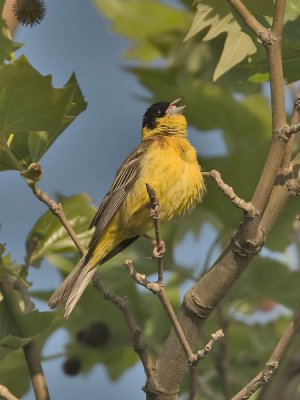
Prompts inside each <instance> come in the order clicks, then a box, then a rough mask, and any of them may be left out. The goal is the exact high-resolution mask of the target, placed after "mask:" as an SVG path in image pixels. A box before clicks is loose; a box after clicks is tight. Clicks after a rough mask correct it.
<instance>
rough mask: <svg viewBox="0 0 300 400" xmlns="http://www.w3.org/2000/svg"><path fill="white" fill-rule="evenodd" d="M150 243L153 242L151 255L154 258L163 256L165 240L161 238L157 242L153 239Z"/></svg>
mask: <svg viewBox="0 0 300 400" xmlns="http://www.w3.org/2000/svg"><path fill="white" fill-rule="evenodd" d="M152 244H153V251H152V254H153V257H155V258H161V257H163V256H164V254H165V252H166V244H165V242H164V241H163V240H161V241H160V243H159V244H157V243H156V240H153V242H152Z"/></svg>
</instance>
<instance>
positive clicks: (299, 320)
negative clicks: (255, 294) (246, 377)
mask: <svg viewBox="0 0 300 400" xmlns="http://www.w3.org/2000/svg"><path fill="white" fill-rule="evenodd" d="M299 328H300V307H298V309H297V310H296V312H295V314H294V317H293V320H292V321H291V322H290V323H289V325H288V326H287V328H286V330H285V331H284V333H283V335H282V336H281V338H280V339H279V341H278V343H277V346H276V347H275V349H274V351H273V353H272V355H271V357H270V358H269V360H268V361H267V363H266V366H265V368H264V369H263V370H262V371H261V372H260V373H259V374H257V375H256V377H255V378H254V379H252V381H251V382H250V383H248V384H247V385H246V386H245V387H244V388H243V389H242V390H241V391H240V392H239V393H238V394H236V395H235V396H234V397H232V399H231V400H243V399H249V397H250V396H251V395H252V394H253V393H255V392H256V391H257V390H258V389H259V388H260V387H261V386H263V385H264V384H266V383H267V382H268V381H269V380H270V379H271V377H272V375H273V373H274V371H275V370H276V369H277V368H278V365H279V363H280V361H281V359H282V356H283V354H284V352H285V351H286V349H287V348H288V346H289V344H290V342H291V340H292V339H293V337H294V335H295V334H296V332H298V331H299Z"/></svg>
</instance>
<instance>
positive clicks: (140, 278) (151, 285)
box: [124, 260, 195, 364]
mask: <svg viewBox="0 0 300 400" xmlns="http://www.w3.org/2000/svg"><path fill="white" fill-rule="evenodd" d="M124 267H125V268H126V269H127V270H128V271H129V274H130V276H131V277H132V278H133V279H134V280H135V282H136V283H137V284H138V285H141V286H144V287H145V288H146V289H148V290H150V291H151V292H152V293H154V294H156V295H157V296H158V297H159V299H160V301H161V303H162V305H163V307H164V309H165V310H166V313H167V315H168V316H169V318H170V321H171V323H172V326H173V328H174V330H175V332H176V335H177V337H178V340H179V341H180V343H181V345H182V348H183V350H184V352H185V354H186V357H187V359H188V362H189V363H190V364H193V363H194V359H195V356H194V354H193V352H192V350H191V347H190V345H189V344H188V341H187V340H186V337H185V335H184V333H183V331H182V328H181V326H180V325H179V323H178V321H177V318H176V314H175V312H174V310H173V307H172V305H171V303H170V301H169V299H168V296H167V294H166V291H165V288H164V284H163V282H151V281H149V280H148V279H147V278H146V277H145V275H143V274H140V273H138V272H137V271H136V269H135V268H134V266H133V263H132V261H131V260H126V261H125V262H124Z"/></svg>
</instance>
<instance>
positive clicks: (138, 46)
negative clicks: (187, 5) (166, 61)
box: [94, 0, 190, 62]
mask: <svg viewBox="0 0 300 400" xmlns="http://www.w3.org/2000/svg"><path fill="white" fill-rule="evenodd" d="M94 3H95V6H96V7H97V8H98V9H99V10H100V11H101V12H102V13H103V14H104V15H105V16H106V17H107V18H108V19H109V20H111V22H112V29H113V30H114V31H115V32H118V33H120V34H121V35H123V36H125V37H127V38H129V39H131V40H133V41H134V46H133V48H132V49H130V50H129V51H127V52H126V53H125V57H126V58H137V59H140V60H141V61H142V62H145V61H147V62H148V61H151V60H153V59H155V58H158V57H160V55H161V53H160V51H159V48H158V47H157V46H156V45H155V43H154V42H152V38H153V37H158V38H159V37H161V35H163V33H164V32H170V31H175V30H183V29H185V27H186V26H187V23H188V21H189V20H190V16H189V14H188V13H186V12H185V11H183V10H180V9H178V8H175V7H171V6H169V5H166V4H163V3H162V2H159V1H156V0H148V1H144V2H143V1H140V0H115V1H106V0H94Z"/></svg>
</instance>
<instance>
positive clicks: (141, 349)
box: [93, 277, 154, 377]
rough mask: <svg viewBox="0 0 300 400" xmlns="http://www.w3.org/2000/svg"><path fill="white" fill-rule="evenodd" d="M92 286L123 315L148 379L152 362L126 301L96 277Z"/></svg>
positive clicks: (152, 366)
mask: <svg viewBox="0 0 300 400" xmlns="http://www.w3.org/2000/svg"><path fill="white" fill-rule="evenodd" d="M93 286H94V287H95V288H96V289H97V290H98V291H99V292H100V293H101V295H102V296H103V297H104V299H105V300H109V301H110V302H112V303H113V304H114V305H115V306H117V307H118V308H119V310H120V311H121V312H122V313H123V316H124V318H125V321H126V322H127V325H128V327H129V330H130V332H131V333H132V337H133V347H134V350H135V351H136V353H137V354H138V355H139V357H140V360H141V362H142V364H143V367H144V370H145V373H146V376H147V377H150V376H151V373H152V370H153V368H154V365H153V361H152V359H151V357H150V354H149V353H148V351H147V344H146V343H145V342H144V340H143V337H142V333H141V329H140V327H139V326H138V324H137V322H136V320H135V317H134V314H133V312H132V311H131V309H130V306H129V301H128V299H127V298H126V297H121V296H119V295H118V294H117V293H115V292H114V291H113V290H111V289H107V288H105V287H104V285H103V284H102V282H101V281H100V279H99V278H98V277H95V278H94V279H93Z"/></svg>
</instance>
